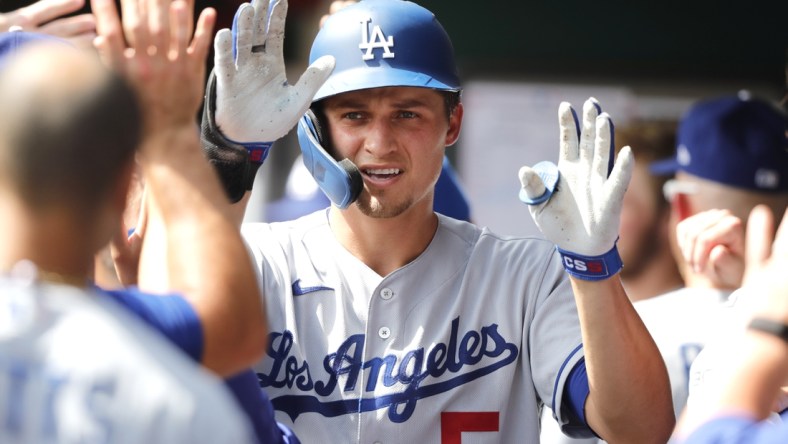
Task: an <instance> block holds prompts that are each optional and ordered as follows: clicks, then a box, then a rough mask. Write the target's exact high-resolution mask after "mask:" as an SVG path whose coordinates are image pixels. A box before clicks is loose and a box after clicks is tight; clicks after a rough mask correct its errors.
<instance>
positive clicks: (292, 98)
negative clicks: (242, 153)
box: [214, 0, 334, 144]
mask: <svg viewBox="0 0 788 444" xmlns="http://www.w3.org/2000/svg"><path fill="white" fill-rule="evenodd" d="M286 15H287V0H274V1H273V3H271V4H269V2H268V0H254V1H253V3H252V4H248V3H245V4H243V5H241V7H240V8H239V9H238V12H237V13H236V16H235V21H234V23H233V30H232V31H230V30H229V29H223V30H221V31H219V32H218V33H217V34H216V39H215V41H214V52H215V59H214V66H215V74H216V86H217V88H216V123H217V125H218V127H219V130H220V131H221V133H222V134H223V135H224V136H225V137H227V138H229V139H231V140H232V141H235V142H238V143H242V144H248V143H260V142H274V141H276V140H278V139H279V138H281V137H282V136H284V135H285V134H287V133H288V132H289V131H290V129H292V128H293V126H295V124H296V122H298V119H299V118H301V116H302V115H303V114H304V112H305V111H306V110H307V108H309V105H310V103H311V102H312V97H314V95H315V93H316V92H317V90H318V89H319V88H320V86H322V85H323V83H324V82H325V81H326V79H327V78H328V76H329V74H331V71H332V70H333V69H334V59H333V58H332V57H322V58H320V59H318V60H316V61H315V62H314V63H313V64H312V65H310V66H309V67H308V68H307V70H306V71H305V72H304V73H303V75H301V78H300V79H299V80H298V82H297V83H296V84H295V85H294V86H293V85H290V84H289V83H288V82H287V76H286V74H285V64H284V57H283V55H282V44H283V41H284V33H285V16H286Z"/></svg>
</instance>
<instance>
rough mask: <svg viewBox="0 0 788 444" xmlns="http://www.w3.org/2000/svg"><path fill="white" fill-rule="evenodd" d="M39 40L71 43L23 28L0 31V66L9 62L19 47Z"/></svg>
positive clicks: (41, 41)
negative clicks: (23, 29)
mask: <svg viewBox="0 0 788 444" xmlns="http://www.w3.org/2000/svg"><path fill="white" fill-rule="evenodd" d="M12 29H14V28H12ZM37 42H40V43H43V42H57V43H64V44H66V45H69V43H68V42H67V41H65V40H63V39H60V38H58V37H53V36H51V35H46V34H38V33H35V32H26V31H22V30H21V28H16V30H12V31H8V32H3V33H0V67H2V66H3V65H4V64H5V63H6V62H7V59H8V57H9V56H12V55H14V54H16V53H17V52H18V51H19V48H21V47H23V46H26V45H28V44H30V43H37Z"/></svg>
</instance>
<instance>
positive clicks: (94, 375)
mask: <svg viewBox="0 0 788 444" xmlns="http://www.w3.org/2000/svg"><path fill="white" fill-rule="evenodd" d="M33 41H36V42H37V43H32V42H33ZM42 42H46V43H42ZM20 45H24V46H28V48H24V49H23V50H21V51H17V49H16V48H17V47H19V46H20ZM0 48H2V50H3V51H2V53H3V54H4V57H3V60H2V69H0V103H2V104H3V106H2V107H0V211H1V212H2V214H3V217H2V221H0V225H1V226H0V244H2V245H3V248H2V249H0V269H2V275H0V399H2V402H0V442H3V443H8V444H13V443H39V442H40V443H43V442H54V443H72V442H106V443H140V442H167V443H195V442H200V443H217V442H226V443H237V442H253V436H252V434H251V433H252V431H251V428H250V427H249V424H248V423H247V421H246V420H245V418H243V417H242V416H241V412H240V410H239V408H238V405H237V403H236V402H235V401H234V400H233V399H232V398H231V397H230V395H229V394H228V392H227V391H226V389H224V387H222V386H221V385H220V384H219V382H218V381H217V380H216V378H215V377H214V376H212V375H209V374H208V373H207V372H205V371H203V370H202V369H200V368H199V367H198V366H196V365H195V364H194V363H193V362H192V361H190V360H189V359H188V358H187V357H186V356H185V355H183V354H182V352H180V351H179V350H177V349H176V348H175V347H173V346H172V345H171V344H170V343H169V342H168V341H166V340H164V339H163V337H162V336H161V335H159V334H157V333H154V332H153V331H152V330H151V329H150V328H149V327H148V326H146V325H144V324H143V322H141V321H140V320H139V319H138V318H136V317H135V316H132V314H131V313H130V312H129V311H128V310H126V309H124V308H122V307H121V306H120V305H118V304H117V303H116V302H115V301H114V300H113V299H112V298H110V297H109V296H108V295H107V294H106V293H102V292H100V291H98V290H97V289H94V288H91V287H90V286H89V281H88V278H89V270H90V267H91V264H92V256H93V254H94V252H95V251H96V250H97V249H98V248H99V246H100V245H101V244H103V243H105V242H107V241H108V239H109V237H110V235H111V233H112V232H113V229H114V224H115V223H116V221H117V218H118V217H119V213H120V212H121V211H122V207H123V201H124V197H125V188H124V186H125V182H124V181H127V180H128V171H129V170H130V168H129V167H130V166H131V163H132V162H131V159H132V156H133V152H134V148H135V146H136V145H137V142H138V140H139V130H140V118H139V109H138V105H137V102H136V100H135V98H134V93H133V92H132V90H131V89H129V88H128V87H127V86H126V85H125V84H124V83H123V82H122V81H121V80H120V79H119V78H118V77H116V76H113V75H111V74H110V73H109V72H108V71H107V70H106V69H104V68H103V67H102V66H101V65H100V64H99V63H97V61H96V59H95V57H93V56H90V55H87V54H83V53H81V52H80V51H77V50H75V49H73V48H71V47H69V46H67V44H65V43H62V42H59V41H58V42H55V41H53V40H50V39H44V38H43V37H40V36H38V35H33V34H27V33H22V32H16V33H4V34H0ZM8 52H12V53H13V54H14V55H13V57H6V55H7V54H8ZM53 73H57V75H53ZM195 144H196V141H195ZM162 148H165V147H162V146H161V145H160V146H159V147H158V149H162ZM149 149H154V148H153V147H152V146H149ZM195 150H196V147H195ZM196 153H197V156H199V151H196ZM148 165H150V164H148ZM239 243H240V240H239ZM161 299H162V302H161V303H160V304H161V307H166V306H167V305H168V301H167V300H165V299H166V298H165V297H161Z"/></svg>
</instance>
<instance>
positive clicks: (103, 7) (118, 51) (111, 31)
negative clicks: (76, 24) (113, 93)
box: [90, 0, 126, 69]
mask: <svg viewBox="0 0 788 444" xmlns="http://www.w3.org/2000/svg"><path fill="white" fill-rule="evenodd" d="M90 3H91V9H92V11H93V14H94V15H95V17H96V32H97V34H98V38H96V40H95V46H96V49H98V51H99V55H100V56H101V59H102V60H103V61H104V63H105V64H106V65H107V66H110V67H112V68H115V69H119V68H120V67H121V66H122V63H123V50H124V49H125V47H126V43H125V42H124V40H123V28H122V27H121V24H120V18H119V17H118V10H117V8H116V7H115V2H114V1H113V0H91V2H90Z"/></svg>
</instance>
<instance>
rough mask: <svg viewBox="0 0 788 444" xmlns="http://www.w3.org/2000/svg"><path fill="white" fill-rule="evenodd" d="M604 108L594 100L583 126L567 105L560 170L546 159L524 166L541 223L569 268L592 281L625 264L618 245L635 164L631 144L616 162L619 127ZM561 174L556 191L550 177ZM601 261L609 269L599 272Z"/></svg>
mask: <svg viewBox="0 0 788 444" xmlns="http://www.w3.org/2000/svg"><path fill="white" fill-rule="evenodd" d="M600 112H601V108H600V106H599V103H598V102H597V101H596V99H593V98H591V99H588V100H587V101H586V103H585V105H584V106H583V120H582V129H581V126H580V123H579V122H578V121H577V116H576V114H575V112H574V110H573V109H572V107H571V105H570V104H569V103H566V102H563V103H561V105H560V106H559V108H558V120H559V126H560V137H561V139H560V143H559V147H560V148H559V160H558V166H557V170H558V171H557V172H556V171H555V166H554V165H552V164H550V165H549V166H547V167H545V165H546V164H544V163H543V164H538V165H537V166H536V167H535V169H532V168H530V167H527V166H524V167H522V168H521V169H520V182H521V185H522V191H521V193H520V196H521V199H522V200H523V201H524V202H526V203H531V204H530V205H529V210H530V212H531V216H533V218H534V221H535V222H536V225H537V226H538V227H539V229H540V230H541V231H542V233H543V234H544V235H545V237H546V238H547V239H549V240H551V241H552V242H554V243H555V244H556V245H557V246H558V248H559V251H560V252H561V254H562V256H563V259H564V266H565V267H566V269H567V271H568V272H569V273H570V274H572V275H573V276H575V277H580V278H583V279H589V280H599V279H605V278H607V277H609V276H611V275H613V274H615V273H616V272H618V271H619V270H620V268H621V263H620V259H619V258H618V252H617V251H616V250H615V244H616V240H617V239H618V227H619V222H620V214H621V203H622V201H623V197H624V192H625V191H626V188H627V185H628V184H629V180H630V178H631V177H632V169H633V167H634V160H633V157H632V152H631V150H630V149H629V147H624V148H623V149H622V150H621V152H620V153H619V155H618V159H616V162H615V164H613V163H612V161H613V157H614V146H613V125H612V121H611V120H610V116H608V115H607V114H606V113H601V114H600ZM550 168H552V169H553V170H552V171H550ZM545 171H547V173H548V174H544V172H545ZM540 173H542V174H541V175H540ZM556 173H560V174H558V176H559V178H558V182H557V184H554V191H552V190H551V188H553V186H551V183H550V182H551V180H550V176H551V175H552V177H554V175H555V174H556ZM543 178H544V180H543ZM551 192H552V194H550V193H551ZM546 193H547V194H546ZM545 197H546V198H547V200H546V201H541V199H540V198H545ZM611 255H614V256H615V258H612V257H611ZM608 260H612V261H613V262H609V261H608ZM615 260H617V261H618V263H617V264H616V263H614V262H615ZM590 264H595V265H590ZM600 264H601V266H602V267H603V268H604V269H603V270H597V268H598V267H599V266H600ZM589 265H590V268H591V269H588V268H589ZM584 268H586V269H584Z"/></svg>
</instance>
